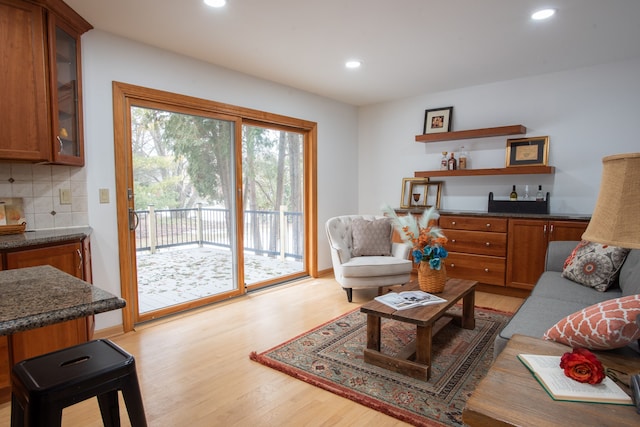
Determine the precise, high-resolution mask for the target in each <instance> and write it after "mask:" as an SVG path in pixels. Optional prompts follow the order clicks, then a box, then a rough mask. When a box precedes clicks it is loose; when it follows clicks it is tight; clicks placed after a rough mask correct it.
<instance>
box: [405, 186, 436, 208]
mask: <svg viewBox="0 0 640 427" xmlns="http://www.w3.org/2000/svg"><path fill="white" fill-rule="evenodd" d="M441 192H442V181H428V182H411V186H410V195H411V197H410V198H409V203H410V205H409V207H410V208H426V209H428V208H430V207H432V206H435V207H436V209H440V195H441Z"/></svg>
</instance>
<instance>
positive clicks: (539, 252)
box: [506, 218, 589, 290]
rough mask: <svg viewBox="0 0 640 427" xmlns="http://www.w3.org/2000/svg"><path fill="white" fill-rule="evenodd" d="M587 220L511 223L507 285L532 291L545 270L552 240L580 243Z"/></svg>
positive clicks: (533, 220) (515, 219)
mask: <svg viewBox="0 0 640 427" xmlns="http://www.w3.org/2000/svg"><path fill="white" fill-rule="evenodd" d="M588 224H589V222H588V221H565V220H562V221H547V220H543V219H518V218H512V219H510V220H509V232H508V234H509V242H508V248H509V250H508V255H507V258H508V259H509V262H508V263H507V277H506V286H508V287H514V288H521V289H527V290H531V289H533V286H534V285H535V283H536V281H537V280H538V278H539V277H540V275H541V274H542V272H543V271H544V265H545V255H546V253H547V246H549V242H550V241H552V240H580V239H581V238H582V233H584V231H585V230H586V228H587V225H588Z"/></svg>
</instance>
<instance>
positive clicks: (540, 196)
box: [536, 185, 544, 202]
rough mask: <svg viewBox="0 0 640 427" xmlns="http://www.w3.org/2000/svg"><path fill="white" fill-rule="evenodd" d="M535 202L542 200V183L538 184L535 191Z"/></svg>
mask: <svg viewBox="0 0 640 427" xmlns="http://www.w3.org/2000/svg"><path fill="white" fill-rule="evenodd" d="M536 202H544V193H543V192H542V185H538V192H537V193H536Z"/></svg>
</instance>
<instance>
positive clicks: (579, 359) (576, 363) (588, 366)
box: [560, 348, 605, 384]
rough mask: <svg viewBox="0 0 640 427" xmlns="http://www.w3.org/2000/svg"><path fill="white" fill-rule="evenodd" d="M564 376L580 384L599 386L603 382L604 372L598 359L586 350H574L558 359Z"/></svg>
mask: <svg viewBox="0 0 640 427" xmlns="http://www.w3.org/2000/svg"><path fill="white" fill-rule="evenodd" d="M560 367H561V368H562V369H564V374H565V375H566V376H567V377H569V378H571V379H574V380H576V381H578V382H581V383H588V384H599V383H601V382H602V380H604V377H605V370H604V367H603V366H602V363H600V361H599V360H598V358H597V357H596V356H595V355H594V354H593V353H591V352H590V351H589V350H587V349H586V348H574V349H573V351H572V352H571V353H568V352H567V353H565V354H563V355H562V358H561V359H560Z"/></svg>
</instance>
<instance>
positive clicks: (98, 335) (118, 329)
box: [93, 325, 124, 339]
mask: <svg viewBox="0 0 640 427" xmlns="http://www.w3.org/2000/svg"><path fill="white" fill-rule="evenodd" d="M122 334H124V328H123V326H122V325H116V326H111V327H108V328H104V329H100V330H98V331H95V332H94V334H93V339H103V338H112V337H115V336H117V335H122Z"/></svg>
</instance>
